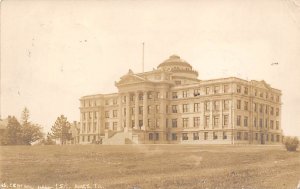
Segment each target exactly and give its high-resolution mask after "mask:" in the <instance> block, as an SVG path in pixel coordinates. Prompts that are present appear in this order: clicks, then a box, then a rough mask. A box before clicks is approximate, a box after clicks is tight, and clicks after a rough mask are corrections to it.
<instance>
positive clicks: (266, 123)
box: [265, 119, 269, 128]
mask: <svg viewBox="0 0 300 189" xmlns="http://www.w3.org/2000/svg"><path fill="white" fill-rule="evenodd" d="M268 123H269V121H268V119H266V122H265V127H266V128H268Z"/></svg>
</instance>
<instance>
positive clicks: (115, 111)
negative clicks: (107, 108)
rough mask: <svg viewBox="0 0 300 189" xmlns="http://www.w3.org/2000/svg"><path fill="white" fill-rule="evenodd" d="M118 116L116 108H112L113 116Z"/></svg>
mask: <svg viewBox="0 0 300 189" xmlns="http://www.w3.org/2000/svg"><path fill="white" fill-rule="evenodd" d="M117 116H118V111H117V110H113V117H114V118H116V117H117Z"/></svg>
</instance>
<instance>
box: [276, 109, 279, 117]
mask: <svg viewBox="0 0 300 189" xmlns="http://www.w3.org/2000/svg"><path fill="white" fill-rule="evenodd" d="M276 116H279V108H276Z"/></svg>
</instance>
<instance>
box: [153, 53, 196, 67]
mask: <svg viewBox="0 0 300 189" xmlns="http://www.w3.org/2000/svg"><path fill="white" fill-rule="evenodd" d="M157 68H158V69H160V68H162V69H164V68H188V69H192V66H191V65H190V64H189V63H187V62H186V61H185V60H183V59H181V58H180V56H178V55H172V56H170V57H169V58H168V59H167V60H165V61H164V62H163V63H161V64H159V65H158V67H157Z"/></svg>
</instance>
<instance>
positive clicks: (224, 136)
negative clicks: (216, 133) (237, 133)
mask: <svg viewBox="0 0 300 189" xmlns="http://www.w3.org/2000/svg"><path fill="white" fill-rule="evenodd" d="M226 139H227V133H226V132H225V131H224V132H223V140H226Z"/></svg>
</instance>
